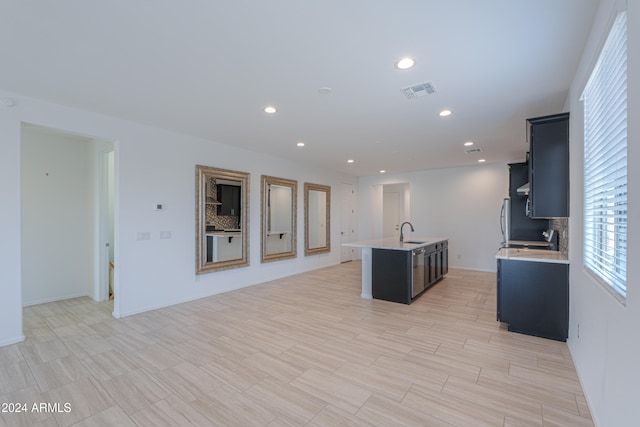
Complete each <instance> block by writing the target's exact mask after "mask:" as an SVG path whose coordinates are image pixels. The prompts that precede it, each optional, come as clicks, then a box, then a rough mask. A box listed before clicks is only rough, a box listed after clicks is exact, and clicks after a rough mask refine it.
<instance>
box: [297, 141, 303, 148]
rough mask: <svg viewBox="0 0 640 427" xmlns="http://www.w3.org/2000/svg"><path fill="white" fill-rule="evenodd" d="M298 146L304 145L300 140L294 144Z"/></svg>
mask: <svg viewBox="0 0 640 427" xmlns="http://www.w3.org/2000/svg"><path fill="white" fill-rule="evenodd" d="M296 145H297V146H298V147H304V142H302V141H300V142H298V143H297V144H296Z"/></svg>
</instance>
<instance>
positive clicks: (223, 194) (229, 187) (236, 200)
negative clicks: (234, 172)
mask: <svg viewBox="0 0 640 427" xmlns="http://www.w3.org/2000/svg"><path fill="white" fill-rule="evenodd" d="M241 191H242V189H241V187H240V186H239V185H236V184H235V183H233V184H218V200H219V201H220V205H218V215H228V216H240V198H241Z"/></svg>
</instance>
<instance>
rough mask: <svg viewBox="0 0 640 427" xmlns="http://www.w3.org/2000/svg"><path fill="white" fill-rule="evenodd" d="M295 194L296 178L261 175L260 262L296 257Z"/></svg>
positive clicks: (296, 191) (296, 190)
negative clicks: (294, 179)
mask: <svg viewBox="0 0 640 427" xmlns="http://www.w3.org/2000/svg"><path fill="white" fill-rule="evenodd" d="M297 194H298V182H297V181H293V180H290V179H285V178H276V177H273V176H267V175H262V209H261V224H262V232H261V233H260V238H261V241H262V250H261V254H262V257H261V261H262V262H271V261H279V260H282V259H288V258H295V257H296V255H297V251H296V242H297V238H296V223H297V220H296V213H297Z"/></svg>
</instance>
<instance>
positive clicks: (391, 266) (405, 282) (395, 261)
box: [371, 249, 413, 304]
mask: <svg viewBox="0 0 640 427" xmlns="http://www.w3.org/2000/svg"><path fill="white" fill-rule="evenodd" d="M371 252H372V253H371V270H372V271H371V273H372V278H371V293H372V296H373V297H374V298H376V299H382V300H385V301H393V302H399V303H402V304H409V303H411V284H412V280H413V277H412V269H413V266H412V262H413V252H412V251H400V250H393V249H373V250H372V251H371Z"/></svg>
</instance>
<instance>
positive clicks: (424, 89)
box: [400, 82, 438, 99]
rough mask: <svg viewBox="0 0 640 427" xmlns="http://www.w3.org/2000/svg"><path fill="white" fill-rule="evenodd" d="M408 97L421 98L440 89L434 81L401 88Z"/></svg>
mask: <svg viewBox="0 0 640 427" xmlns="http://www.w3.org/2000/svg"><path fill="white" fill-rule="evenodd" d="M400 90H401V91H402V93H404V96H406V97H407V99H414V98H420V97H422V96H426V95H431V94H434V93H436V92H437V91H438V90H437V89H436V87H435V86H434V85H433V82H426V83H420V84H419V85H413V86H409V87H405V88H404V89H400Z"/></svg>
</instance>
